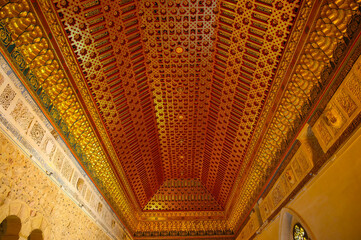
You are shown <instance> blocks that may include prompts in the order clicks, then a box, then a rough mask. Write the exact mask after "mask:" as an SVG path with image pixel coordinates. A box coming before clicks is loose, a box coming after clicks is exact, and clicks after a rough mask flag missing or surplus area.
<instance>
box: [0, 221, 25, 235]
mask: <svg viewBox="0 0 361 240" xmlns="http://www.w3.org/2000/svg"><path fill="white" fill-rule="evenodd" d="M20 229H21V220H20V218H18V217H17V216H15V215H10V216H8V217H6V218H5V219H4V220H3V221H2V222H1V224H0V240H18V239H19V232H20Z"/></svg>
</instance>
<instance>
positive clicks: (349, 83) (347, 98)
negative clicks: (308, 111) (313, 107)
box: [312, 58, 361, 152]
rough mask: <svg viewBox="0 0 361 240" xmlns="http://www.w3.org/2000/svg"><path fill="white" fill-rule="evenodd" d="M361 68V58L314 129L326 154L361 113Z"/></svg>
mask: <svg viewBox="0 0 361 240" xmlns="http://www.w3.org/2000/svg"><path fill="white" fill-rule="evenodd" d="M360 66H361V58H359V59H358V60H357V61H356V63H355V64H354V66H353V67H352V69H351V71H350V72H349V73H348V74H347V76H346V78H345V80H344V81H343V83H342V84H341V86H340V87H339V89H338V90H337V91H336V93H335V94H334V96H333V97H332V99H331V100H330V102H329V103H328V104H327V106H326V108H325V110H324V111H323V113H322V116H321V117H320V118H319V119H318V120H317V121H316V123H315V125H314V126H313V128H312V130H313V131H314V133H315V136H316V137H317V139H318V142H319V143H320V145H321V147H322V150H323V151H324V152H327V150H328V149H329V148H330V147H331V146H332V145H333V144H334V143H335V142H336V141H337V139H338V138H339V137H340V136H341V134H342V133H343V132H344V130H345V129H346V128H347V126H349V124H350V123H351V122H352V121H353V119H354V118H355V117H356V116H357V115H358V114H359V113H360V111H361V80H360V77H361V71H360Z"/></svg>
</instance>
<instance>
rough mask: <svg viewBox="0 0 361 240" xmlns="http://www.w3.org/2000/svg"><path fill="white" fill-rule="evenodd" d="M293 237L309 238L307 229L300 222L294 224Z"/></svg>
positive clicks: (298, 239)
mask: <svg viewBox="0 0 361 240" xmlns="http://www.w3.org/2000/svg"><path fill="white" fill-rule="evenodd" d="M293 239H294V240H309V238H308V235H307V232H306V230H305V229H304V228H303V227H302V225H301V224H300V223H296V224H295V225H293Z"/></svg>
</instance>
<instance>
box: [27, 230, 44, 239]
mask: <svg viewBox="0 0 361 240" xmlns="http://www.w3.org/2000/svg"><path fill="white" fill-rule="evenodd" d="M28 240H43V232H42V231H41V230H39V229H35V230H33V231H32V232H31V233H30V235H29V237H28Z"/></svg>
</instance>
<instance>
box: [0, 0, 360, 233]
mask: <svg viewBox="0 0 361 240" xmlns="http://www.w3.org/2000/svg"><path fill="white" fill-rule="evenodd" d="M1 4H2V6H3V7H2V8H1V11H0V18H1V22H2V23H3V24H4V26H5V28H4V29H5V30H4V31H5V32H6V31H8V32H10V33H11V40H10V42H9V43H7V42H6V41H5V40H6V38H4V39H5V40H4V39H3V40H2V41H3V45H4V46H7V47H8V46H12V44H15V50H13V53H14V52H15V51H19V52H20V53H21V55H22V56H23V59H24V61H25V64H26V67H28V68H29V69H30V71H29V73H27V74H24V76H23V77H24V78H26V79H27V84H28V85H29V86H30V87H31V88H33V89H34V90H35V91H39V89H41V90H40V92H44V93H46V96H47V97H48V98H47V97H44V96H43V95H41V94H38V95H39V96H38V98H39V99H38V100H39V101H40V102H41V103H42V104H43V106H44V108H45V109H57V112H54V110H53V111H52V110H49V115H50V117H51V118H52V120H53V121H54V122H55V124H58V129H59V130H60V132H61V133H63V134H64V135H65V136H66V137H65V138H66V140H67V142H68V143H69V145H70V147H72V148H73V150H74V151H75V153H76V154H77V155H78V157H79V158H80V159H81V162H82V163H83V164H84V165H85V168H86V169H87V170H88V172H89V174H90V175H91V176H92V177H93V179H94V181H95V183H96V184H97V185H98V186H99V187H100V188H101V190H102V192H103V193H104V195H105V197H106V198H107V199H108V200H109V201H110V203H111V205H112V206H113V207H114V208H115V209H116V211H117V213H118V215H119V216H120V218H121V219H122V221H123V222H124V223H125V224H126V225H127V227H129V228H130V230H131V231H133V232H149V231H172V230H174V229H177V230H184V231H199V230H201V229H202V230H221V231H225V232H227V231H228V233H229V232H230V233H231V232H232V231H234V230H236V228H237V227H238V224H239V222H240V221H241V220H242V219H244V218H245V217H246V215H245V214H246V213H247V212H248V211H249V210H250V207H251V206H252V204H253V203H254V202H255V201H256V200H257V199H256V196H257V194H258V193H259V191H260V188H261V187H262V186H263V185H264V184H265V181H266V179H267V178H268V177H269V175H270V172H271V171H272V169H273V168H274V167H275V165H276V163H277V161H278V160H279V159H277V157H279V151H281V150H282V149H283V147H284V146H283V143H284V141H286V140H288V135H287V133H288V132H292V130H293V128H294V127H295V126H297V122H298V117H299V116H300V115H301V114H302V113H303V112H305V111H306V110H305V109H304V108H303V106H305V104H307V103H308V102H309V101H310V96H311V95H312V93H313V92H312V91H313V89H314V88H315V87H317V86H318V84H319V82H320V81H321V80H322V79H321V75H322V74H323V73H324V69H325V68H326V67H327V65H328V61H329V60H330V59H334V58H335V56H334V54H335V52H334V51H335V49H336V48H337V43H338V42H339V41H340V39H343V37H344V36H346V35H347V34H346V31H347V23H348V22H350V19H351V17H352V15H354V14H356V10H357V7H358V6H359V3H357V2H353V1H351V0H348V1H347V2H338V1H336V2H333V3H329V4H323V5H322V6H321V8H320V10H319V12H320V16H319V18H318V19H317V21H315V24H314V25H313V26H312V29H311V30H310V34H309V36H308V38H307V42H306V43H305V45H304V47H303V48H302V52H301V53H300V57H299V59H298V61H297V63H296V64H294V66H295V67H294V69H293V71H292V73H291V74H289V73H288V74H286V70H287V68H288V66H289V65H290V62H291V58H292V56H293V54H295V53H297V52H296V50H297V47H298V46H301V47H302V46H303V45H302V44H303V43H299V42H298V41H299V39H300V37H301V34H303V32H304V27H305V26H304V25H305V23H306V22H307V19H308V18H309V14H310V12H311V10H312V7H313V6H314V1H305V2H303V3H302V6H301V3H299V2H293V1H278V2H273V1H266V0H265V1H248V2H233V1H219V2H216V1H199V2H197V1H182V2H181V1H174V2H173V1H138V2H136V1H114V2H113V1H107V0H104V1H97V0H91V1H80V0H79V1H76V0H74V1H57V0H54V1H53V3H50V2H49V1H45V0H44V1H39V6H41V8H40V9H41V11H42V14H44V18H45V19H46V20H47V23H45V22H44V23H43V26H42V25H41V24H40V21H39V20H38V19H37V17H36V15H37V14H39V13H40V11H38V12H36V11H35V10H34V8H32V7H31V4H30V3H29V2H27V1H26V0H23V1H21V2H19V3H9V4H4V3H1ZM52 4H54V5H52ZM335 6H337V7H335ZM298 12H300V13H299V16H298V19H297V21H294V19H295V18H296V17H297V13H298ZM39 18H40V19H43V16H39ZM325 21H326V24H325ZM290 26H293V28H292V31H291V27H290ZM43 27H45V28H47V27H49V28H50V29H51V33H52V34H53V36H50V37H49V34H45V31H44V30H43ZM54 37H55V38H54ZM290 39H291V40H290ZM68 40H69V42H68ZM55 41H56V42H55ZM54 44H56V45H57V46H58V47H59V50H56V49H57V48H55V47H54V46H53V45H54ZM180 44H182V47H181V49H180V48H179V47H177V46H179V45H180ZM3 49H6V48H5V47H4V48H3ZM173 49H175V53H174V52H173ZM180 50H182V52H180ZM5 51H6V50H5ZM176 53H182V54H176ZM297 54H298V53H297ZM59 58H64V60H65V62H63V61H60V60H59ZM17 59H18V58H16V57H13V60H14V61H15V62H16V61H17ZM16 64H18V67H19V68H20V70H21V71H23V72H24V70H22V69H21V64H20V62H17V63H16ZM31 74H33V75H34V76H36V78H35V77H34V78H33V79H29V76H31ZM283 79H288V82H286V83H282V81H283ZM322 81H323V80H322ZM35 85H36V86H35ZM279 93H281V94H279ZM50 105H52V106H54V107H53V108H50V107H49V106H50ZM261 113H262V114H261ZM270 113H272V116H271V115H269V114H270ZM268 116H271V117H270V118H269V119H270V120H269V122H267V121H266V120H267V117H268ZM263 129H267V131H266V132H265V133H264V134H263V133H262V132H263ZM258 143H260V145H259V147H257V146H258ZM254 156H255V157H254ZM177 179H195V180H196V181H197V182H198V183H200V184H201V185H200V186H199V187H200V188H202V189H204V190H205V191H204V196H208V195H207V194H210V197H211V198H212V199H213V200H212V201H213V203H212V204H211V205H207V204H206V205H205V204H203V203H201V204H199V205H197V207H196V209H195V210H198V211H187V212H182V211H180V212H173V210H183V211H184V210H189V209H190V210H193V209H192V207H191V205H192V204H191V202H192V201H183V200H182V199H175V200H173V199H172V201H174V202H172V203H174V204H170V202H168V203H166V204H163V205H162V210H167V211H168V212H157V211H154V210H159V207H158V208H155V207H151V206H150V205H152V204H151V203H154V202H155V201H158V200H159V199H166V198H168V197H169V196H174V195H172V194H169V193H168V190H164V191H162V186H164V185H163V184H164V182H167V181H168V182H172V181H176V180H177ZM181 182H182V180H181ZM187 190H189V191H193V190H194V189H193V190H192V188H187V187H185V191H187ZM194 191H196V190H194ZM197 191H198V190H197ZM197 191H196V192H197ZM198 193H199V191H198ZM198 193H194V195H193V196H200V199H202V196H201V195H202V194H198ZM190 195H192V194H190ZM155 198H156V200H154V199H155ZM203 199H206V198H205V197H204V198H203ZM207 199H208V198H207ZM162 201H163V200H162ZM164 201H166V200H164ZM148 204H150V205H148ZM212 205H213V211H210V210H211V209H212ZM152 206H154V205H152ZM141 209H146V210H148V211H153V213H151V215H149V213H148V212H142V210H141ZM153 209H154V210H153ZM220 209H225V210H226V211H225V212H222V211H219V210H220ZM150 216H151V217H160V219H164V218H166V219H172V221H158V220H154V219H152V218H149V217H150ZM145 219H146V220H145ZM205 219H207V220H205ZM208 219H211V220H208ZM196 220H197V221H199V222H195V221H196Z"/></svg>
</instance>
